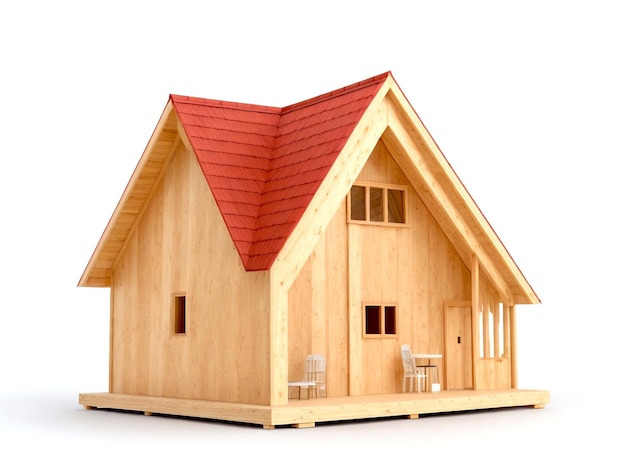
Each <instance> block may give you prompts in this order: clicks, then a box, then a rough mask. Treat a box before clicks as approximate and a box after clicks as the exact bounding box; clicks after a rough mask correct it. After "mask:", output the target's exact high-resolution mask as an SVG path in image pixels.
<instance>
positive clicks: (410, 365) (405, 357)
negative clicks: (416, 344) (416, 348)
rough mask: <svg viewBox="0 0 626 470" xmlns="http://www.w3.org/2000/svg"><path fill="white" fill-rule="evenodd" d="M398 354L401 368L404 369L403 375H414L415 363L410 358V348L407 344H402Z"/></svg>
mask: <svg viewBox="0 0 626 470" xmlns="http://www.w3.org/2000/svg"><path fill="white" fill-rule="evenodd" d="M400 354H401V355H402V367H404V373H405V374H415V373H416V369H415V362H413V358H412V357H411V347H410V346H409V345H408V344H403V345H402V346H401V347H400Z"/></svg>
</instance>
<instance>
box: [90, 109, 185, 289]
mask: <svg viewBox="0 0 626 470" xmlns="http://www.w3.org/2000/svg"><path fill="white" fill-rule="evenodd" d="M177 123H178V119H177V118H176V114H175V113H174V112H173V107H172V104H171V101H168V103H167V106H166V107H165V109H164V111H163V113H162V115H161V118H160V119H159V122H158V124H157V126H156V128H155V130H154V132H153V133H152V136H151V138H150V140H149V141H148V145H147V146H146V148H145V150H144V152H143V154H142V156H141V158H140V160H139V163H138V164H137V167H136V168H135V171H134V172H133V174H132V176H131V178H130V181H129V182H128V184H127V185H126V189H125V190H124V193H123V194H122V197H121V198H120V200H119V202H118V204H117V206H116V208H115V211H114V212H113V215H112V216H111V218H110V220H109V223H108V224H107V226H106V228H105V229H104V232H103V234H102V236H101V237H100V241H99V242H98V245H97V246H96V248H95V250H94V252H93V254H92V255H91V258H90V260H89V263H88V264H87V267H86V268H85V270H84V272H83V275H82V276H81V278H80V280H79V282H78V285H79V286H80V287H110V286H111V275H112V272H113V266H114V265H115V263H116V261H117V259H118V257H119V255H120V253H121V252H122V251H123V248H124V246H125V244H126V243H127V240H128V236H129V234H130V233H131V232H132V230H133V228H134V226H135V224H136V222H137V220H138V218H139V215H140V214H141V212H142V211H143V209H144V207H145V205H146V202H147V201H148V200H149V199H150V196H151V194H152V192H153V191H154V188H155V187H156V183H157V182H158V181H159V179H160V178H161V176H162V174H163V172H164V170H165V168H166V166H167V162H168V161H169V159H170V156H171V154H172V152H173V150H174V149H175V147H176V144H177V142H178V140H179V139H180V136H179V132H178V124H177Z"/></svg>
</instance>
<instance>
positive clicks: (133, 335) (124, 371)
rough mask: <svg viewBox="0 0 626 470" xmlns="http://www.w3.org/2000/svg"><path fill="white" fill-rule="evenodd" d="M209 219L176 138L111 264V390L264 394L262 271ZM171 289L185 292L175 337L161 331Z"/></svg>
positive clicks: (202, 395) (231, 397)
mask: <svg viewBox="0 0 626 470" xmlns="http://www.w3.org/2000/svg"><path fill="white" fill-rule="evenodd" d="M216 220H221V218H220V215H219V212H218V209H217V207H216V204H215V201H214V200H213V198H212V196H211V194H210V190H209V189H208V187H207V185H206V181H205V180H204V176H203V175H202V173H201V171H200V168H199V166H198V163H197V160H196V158H195V156H194V155H193V154H192V153H191V152H190V151H188V150H187V149H185V148H184V146H180V147H179V148H178V150H177V151H176V153H175V154H174V155H173V157H172V159H171V161H170V162H169V168H168V172H167V173H166V174H165V175H164V177H163V179H162V180H161V181H160V182H159V184H158V186H157V187H156V188H155V190H154V192H153V194H152V196H151V198H150V203H149V204H148V206H147V207H146V208H145V209H144V211H143V213H142V214H141V216H140V219H139V220H138V222H137V225H136V227H135V229H134V230H133V232H132V234H131V235H130V238H129V242H128V244H127V246H126V248H125V250H124V251H123V253H122V255H121V257H120V260H119V263H118V264H117V266H116V267H115V268H114V269H115V271H114V288H115V290H116V295H115V300H114V305H113V307H112V311H113V316H114V320H113V324H114V329H113V333H112V334H113V337H112V344H113V348H112V364H113V367H112V379H111V383H112V390H113V391H118V392H122V393H139V394H148V395H161V394H162V395H164V396H178V397H184V398H194V399H212V400H223V401H238V402H243V403H259V404H262V403H269V401H270V393H271V390H270V375H271V374H270V361H269V354H270V353H269V346H270V339H269V333H268V331H269V318H270V317H269V311H270V308H269V301H270V296H269V274H268V273H267V272H254V273H247V272H245V271H244V270H243V268H242V265H241V262H240V259H239V255H238V254H237V251H236V250H235V247H234V245H233V243H232V239H231V238H230V235H229V234H228V232H227V230H226V228H225V226H224V225H223V224H220V223H217V224H216V223H215V221H216ZM220 279H229V282H227V283H221V282H218V280H220ZM174 292H178V293H181V292H182V293H185V294H186V296H187V333H186V334H185V335H181V336H178V335H172V333H171V302H172V294H173V293H174ZM240 292H246V293H247V294H248V295H246V296H242V295H240ZM148 359H149V362H148ZM250 381H253V382H254V383H255V384H256V385H255V389H254V390H253V389H251V387H249V383H250Z"/></svg>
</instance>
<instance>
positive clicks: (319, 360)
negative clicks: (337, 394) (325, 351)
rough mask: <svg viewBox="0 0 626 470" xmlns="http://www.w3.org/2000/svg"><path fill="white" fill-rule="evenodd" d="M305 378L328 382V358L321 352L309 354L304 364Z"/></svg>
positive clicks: (308, 380)
mask: <svg viewBox="0 0 626 470" xmlns="http://www.w3.org/2000/svg"><path fill="white" fill-rule="evenodd" d="M304 380H305V381H306V382H315V383H317V384H325V383H326V358H325V357H324V356H322V355H320V354H309V355H308V356H307V357H306V362H305V366H304Z"/></svg>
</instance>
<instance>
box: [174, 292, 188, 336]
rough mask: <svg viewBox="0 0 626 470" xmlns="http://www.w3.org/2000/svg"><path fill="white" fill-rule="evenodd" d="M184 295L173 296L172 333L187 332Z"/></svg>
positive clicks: (180, 333)
mask: <svg viewBox="0 0 626 470" xmlns="http://www.w3.org/2000/svg"><path fill="white" fill-rule="evenodd" d="M186 303H187V302H186V298H185V296H184V295H175V296H174V328H173V329H174V334H176V335H182V334H185V333H187V308H186Z"/></svg>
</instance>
